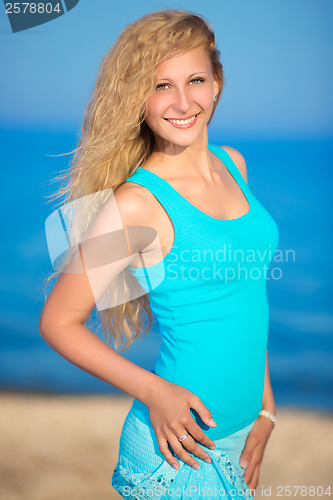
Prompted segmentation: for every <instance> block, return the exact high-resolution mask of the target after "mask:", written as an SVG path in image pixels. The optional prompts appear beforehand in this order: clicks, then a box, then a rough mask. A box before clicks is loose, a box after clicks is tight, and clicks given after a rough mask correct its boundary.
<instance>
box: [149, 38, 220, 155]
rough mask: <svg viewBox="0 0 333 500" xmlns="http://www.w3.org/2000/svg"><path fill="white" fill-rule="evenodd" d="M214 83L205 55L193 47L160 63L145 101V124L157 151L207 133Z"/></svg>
mask: <svg viewBox="0 0 333 500" xmlns="http://www.w3.org/2000/svg"><path fill="white" fill-rule="evenodd" d="M218 91H219V87H218V81H217V79H216V78H215V77H214V75H213V71H212V66H211V62H210V59H209V56H208V54H207V52H206V51H205V50H204V49H203V48H201V47H198V48H195V49H192V50H189V51H188V52H185V53H183V54H181V55H177V56H174V57H171V58H170V59H166V60H165V61H163V62H161V63H160V64H159V65H158V67H157V74H156V88H155V91H154V92H153V94H152V95H151V96H150V98H149V99H148V110H147V111H148V112H147V117H146V123H147V124H148V126H149V127H150V128H151V130H152V131H153V133H154V136H155V139H156V142H157V146H158V149H164V148H165V147H168V146H169V145H171V144H173V145H178V146H183V147H184V146H189V145H191V144H193V143H194V142H195V141H196V140H198V139H200V138H201V137H202V135H203V134H205V133H206V131H207V123H208V121H209V119H210V117H211V114H212V111H213V107H214V100H213V96H214V95H216V94H218Z"/></svg>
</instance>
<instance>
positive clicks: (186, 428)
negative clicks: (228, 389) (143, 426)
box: [146, 380, 216, 469]
mask: <svg viewBox="0 0 333 500" xmlns="http://www.w3.org/2000/svg"><path fill="white" fill-rule="evenodd" d="M146 404H147V406H148V409H149V416H150V420H151V423H152V426H153V428H154V431H155V434H156V437H157V440H158V444H159V449H160V452H161V453H162V455H164V457H165V459H166V460H167V461H168V462H169V464H170V465H172V466H173V467H174V468H175V469H178V467H179V463H178V462H177V461H176V460H175V457H174V456H173V455H172V453H171V452H170V450H169V447H168V443H169V444H170V446H171V448H172V449H173V451H174V453H175V454H176V455H177V456H178V457H179V458H180V459H181V460H183V462H185V463H187V464H188V465H190V466H191V467H194V468H195V469H199V468H200V465H199V463H198V462H197V461H196V460H195V459H194V458H193V457H192V456H191V455H189V453H187V451H186V450H188V451H190V452H191V453H193V454H194V455H196V456H198V457H199V458H201V459H202V460H205V461H206V462H208V463H211V458H210V456H209V455H208V453H207V452H205V451H204V450H203V449H202V448H201V447H200V446H199V445H198V444H197V443H196V441H199V442H200V443H202V444H203V445H204V446H206V447H207V448H211V449H215V448H216V446H215V443H214V441H212V440H211V439H210V438H209V437H208V436H207V435H206V434H205V433H204V432H203V431H202V429H201V428H200V427H199V426H198V424H197V423H196V422H195V420H194V418H193V416H192V414H191V412H190V408H194V409H195V410H196V412H197V413H198V414H199V416H200V417H201V419H202V420H203V422H204V423H206V424H207V425H209V426H210V427H215V425H216V424H215V422H214V420H213V419H212V415H211V413H210V411H209V410H208V408H207V407H206V406H205V405H204V404H203V403H202V401H201V400H200V398H199V397H198V396H197V395H196V394H194V393H193V392H191V391H189V390H187V389H185V387H182V386H181V385H177V384H173V383H171V382H168V381H167V380H163V382H161V384H160V385H159V388H158V391H155V393H154V394H153V395H152V396H151V398H150V400H149V402H148V403H146ZM184 434H188V437H187V438H186V439H184V440H183V441H182V442H180V441H179V439H178V438H180V437H181V436H183V435H184Z"/></svg>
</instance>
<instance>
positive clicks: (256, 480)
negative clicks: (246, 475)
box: [247, 464, 260, 490]
mask: <svg viewBox="0 0 333 500" xmlns="http://www.w3.org/2000/svg"><path fill="white" fill-rule="evenodd" d="M259 473H260V464H258V465H257V467H256V468H255V469H254V472H253V475H252V478H251V479H250V481H249V482H247V485H248V487H249V489H250V490H255V489H256V487H257V486H258V484H259Z"/></svg>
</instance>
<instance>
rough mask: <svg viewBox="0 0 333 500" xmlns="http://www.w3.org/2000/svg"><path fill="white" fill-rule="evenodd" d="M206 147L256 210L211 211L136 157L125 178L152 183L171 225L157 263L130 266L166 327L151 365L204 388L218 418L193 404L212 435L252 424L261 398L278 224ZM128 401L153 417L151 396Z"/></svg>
mask: <svg viewBox="0 0 333 500" xmlns="http://www.w3.org/2000/svg"><path fill="white" fill-rule="evenodd" d="M208 148H209V149H210V151H212V152H213V153H214V154H215V155H216V156H218V158H220V160H221V161H222V162H223V163H224V165H225V166H226V167H227V169H228V170H229V172H230V174H231V175H232V177H233V178H234V180H235V181H236V182H237V184H238V186H239V187H240V189H241V190H242V192H243V194H244V196H245V197H246V199H247V201H248V204H249V211H248V212H247V213H246V214H245V215H243V216H241V217H238V218H236V219H231V220H221V219H216V218H214V217H211V216H208V215H207V214H205V213H204V212H202V211H201V210H199V209H198V208H196V207H195V206H193V205H192V204H191V203H190V202H189V201H187V200H186V199H185V198H184V197H183V196H181V195H180V194H179V193H178V191H176V190H175V189H174V188H173V187H172V186H171V185H170V184H169V183H168V182H167V181H165V180H164V179H162V178H161V177H159V176H158V175H156V174H154V173H153V172H151V171H149V170H147V169H144V168H141V167H139V168H138V169H137V170H136V171H135V172H134V173H133V174H132V175H131V176H130V177H129V178H128V179H127V181H130V182H134V183H136V184H140V185H141V186H144V187H146V188H147V189H148V190H149V191H151V193H152V194H153V195H154V196H155V197H156V198H157V200H158V201H159V202H160V203H161V205H162V206H163V207H164V209H165V211H166V212H167V213H168V215H169V217H170V219H171V221H172V224H173V227H174V243H173V246H172V249H171V251H170V252H169V253H168V254H167V255H166V256H165V258H164V259H163V260H161V261H159V262H158V263H157V264H154V265H153V266H149V267H146V268H134V267H128V269H129V272H130V273H131V274H132V275H133V276H135V277H136V279H137V280H138V281H139V283H140V285H141V286H142V287H143V288H144V290H146V291H147V292H148V293H149V303H150V307H151V310H152V311H153V313H154V314H155V316H156V319H157V322H158V323H157V324H158V327H159V332H160V335H161V347H160V352H159V355H158V357H157V359H156V362H155V365H154V368H153V369H152V370H151V371H152V372H153V373H156V374H157V375H159V376H160V377H163V378H164V379H166V380H168V381H170V382H172V383H175V384H178V385H181V386H183V387H185V388H186V389H188V390H189V391H191V392H193V393H195V394H196V395H197V396H199V398H200V399H201V401H202V402H203V403H204V405H205V406H207V408H209V410H210V412H211V414H212V417H213V419H214V420H215V422H216V423H217V426H216V427H209V426H208V425H206V424H205V423H204V422H203V421H202V420H201V418H200V416H199V414H198V413H197V412H196V411H195V410H194V409H191V413H192V416H193V417H194V419H195V421H196V423H197V424H198V425H199V426H200V427H201V429H202V430H203V431H204V432H205V433H206V434H207V436H209V437H210V438H211V439H221V438H223V437H226V436H228V435H230V434H233V433H234V432H236V431H238V430H240V429H242V428H244V427H246V426H247V425H249V424H251V423H252V422H253V421H254V420H255V419H256V418H257V417H258V414H259V411H260V410H261V407H262V397H263V391H264V382H265V356H266V349H267V341H268V327H269V308H268V301H267V294H266V275H267V270H268V266H269V263H270V261H271V259H272V257H273V255H274V252H275V251H276V249H277V246H278V240H279V233H278V228H277V225H276V223H275V221H274V220H273V218H272V217H271V215H270V214H269V213H268V212H267V211H266V209H265V208H264V207H263V206H262V205H261V204H260V203H259V201H258V200H257V199H256V198H255V196H254V195H253V194H252V193H251V190H250V188H249V186H248V184H247V183H246V182H245V180H244V178H243V176H242V175H241V173H240V172H239V170H238V168H237V167H236V165H235V164H234V162H233V161H232V159H231V157H230V156H229V155H228V153H227V152H226V151H225V150H224V149H222V148H220V147H218V146H213V145H209V146H208ZM127 181H125V182H127ZM154 276H155V284H154ZM160 276H163V279H159V277H160ZM131 411H132V412H134V414H135V415H136V416H137V417H138V418H139V419H140V420H141V421H142V422H144V423H146V424H148V425H150V426H151V427H152V425H151V422H150V418H149V412H148V408H147V407H146V405H144V404H143V403H141V402H140V401H139V400H136V399H134V401H133V404H132V408H131Z"/></svg>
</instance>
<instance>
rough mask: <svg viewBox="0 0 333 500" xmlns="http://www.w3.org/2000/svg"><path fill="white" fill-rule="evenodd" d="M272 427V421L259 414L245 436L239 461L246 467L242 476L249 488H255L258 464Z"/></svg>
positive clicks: (257, 477) (258, 469) (261, 459)
mask: <svg viewBox="0 0 333 500" xmlns="http://www.w3.org/2000/svg"><path fill="white" fill-rule="evenodd" d="M273 427H274V424H273V422H271V421H270V420H269V419H268V418H267V417H264V416H260V417H258V418H257V419H256V420H255V422H254V424H253V427H252V429H251V430H250V432H249V434H248V436H247V439H246V443H245V447H244V450H243V452H242V454H241V456H240V459H239V463H240V466H241V467H243V468H246V470H245V472H244V476H243V478H244V480H245V482H246V483H247V485H248V487H249V488H250V490H252V489H256V487H257V486H258V482H259V471H260V466H261V463H262V461H263V457H264V451H265V447H266V444H267V441H268V439H269V437H270V435H271V432H272V430H273ZM243 461H244V462H243ZM247 464H248V465H247Z"/></svg>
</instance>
